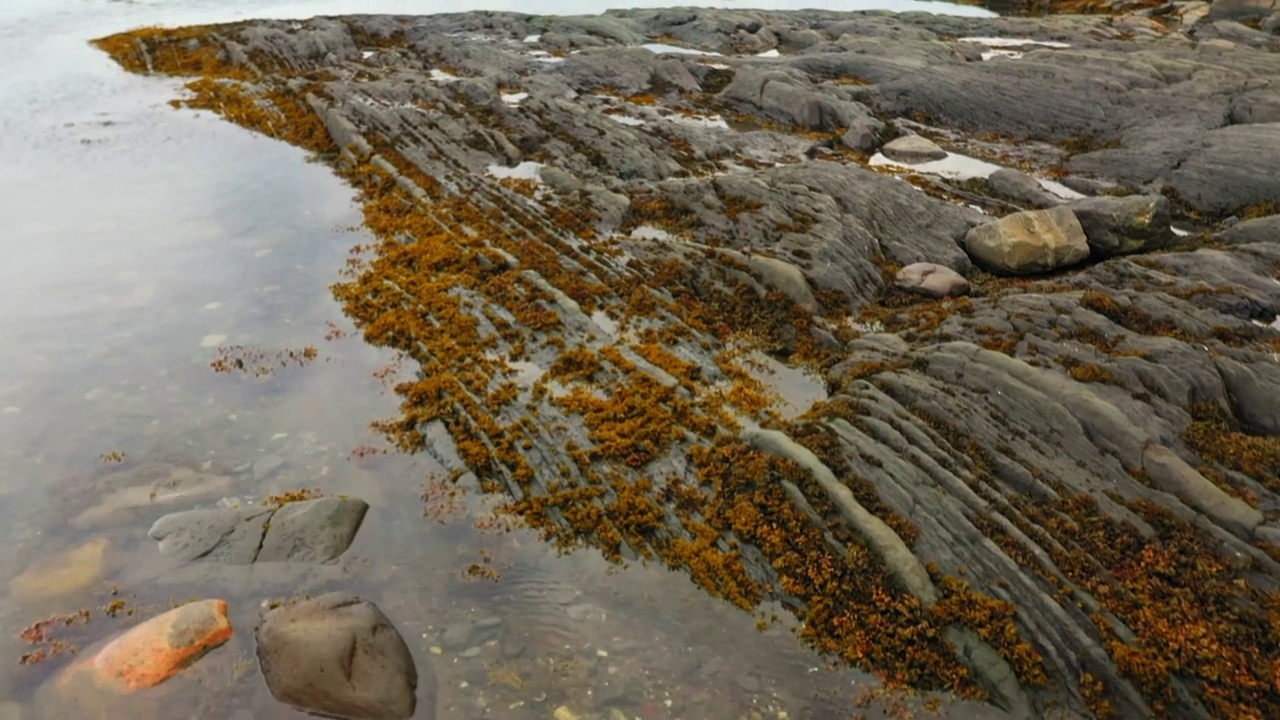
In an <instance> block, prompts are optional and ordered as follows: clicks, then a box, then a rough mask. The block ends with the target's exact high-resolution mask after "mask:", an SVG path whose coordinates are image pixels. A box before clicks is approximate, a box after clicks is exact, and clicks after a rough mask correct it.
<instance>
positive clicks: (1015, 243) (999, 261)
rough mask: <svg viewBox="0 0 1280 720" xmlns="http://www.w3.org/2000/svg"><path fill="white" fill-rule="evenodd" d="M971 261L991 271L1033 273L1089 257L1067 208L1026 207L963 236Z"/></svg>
mask: <svg viewBox="0 0 1280 720" xmlns="http://www.w3.org/2000/svg"><path fill="white" fill-rule="evenodd" d="M964 246H965V250H967V251H968V253H969V256H970V257H972V258H973V260H974V262H976V263H978V264H980V265H983V266H984V267H987V268H989V269H991V270H992V271H994V272H999V273H1005V274H1010V275H1034V274H1037V273H1046V272H1050V271H1053V270H1058V269H1060V268H1064V267H1069V266H1071V265H1075V264H1076V263H1079V262H1081V261H1082V260H1084V259H1085V258H1087V257H1089V243H1088V241H1087V240H1086V239H1085V235H1084V228H1082V227H1081V226H1080V221H1079V220H1077V219H1076V216H1075V214H1074V213H1073V212H1071V210H1068V209H1067V208H1065V207H1057V208H1053V209H1051V210H1026V211H1024V212H1018V213H1013V214H1011V215H1006V216H1005V217H1002V218H1000V219H999V220H996V221H994V222H990V223H987V224H985V225H979V226H978V227H975V228H973V229H972V230H970V231H969V232H968V234H966V235H965V238H964Z"/></svg>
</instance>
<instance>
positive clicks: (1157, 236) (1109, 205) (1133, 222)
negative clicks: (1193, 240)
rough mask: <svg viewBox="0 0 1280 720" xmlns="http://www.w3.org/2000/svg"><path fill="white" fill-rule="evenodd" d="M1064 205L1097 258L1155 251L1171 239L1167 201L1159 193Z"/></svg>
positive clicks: (1089, 199) (1171, 232)
mask: <svg viewBox="0 0 1280 720" xmlns="http://www.w3.org/2000/svg"><path fill="white" fill-rule="evenodd" d="M1068 207H1070V208H1071V211H1072V212H1074V213H1075V215H1076V219H1077V220H1079V221H1080V227H1082V228H1083V229H1084V236H1085V240H1087V241H1088V243H1089V249H1090V250H1091V251H1092V252H1093V254H1094V255H1095V256H1096V257H1099V258H1108V257H1112V256H1114V255H1127V254H1130V253H1137V252H1149V251H1151V250H1159V249H1161V248H1163V247H1165V246H1167V245H1168V244H1169V241H1170V240H1172V239H1173V228H1172V226H1171V225H1170V223H1171V218H1170V215H1169V200H1168V198H1166V197H1165V196H1163V195H1128V196H1126V197H1109V196H1108V197H1091V198H1083V199H1081V200H1076V201H1074V202H1072V203H1070V204H1069V205H1068Z"/></svg>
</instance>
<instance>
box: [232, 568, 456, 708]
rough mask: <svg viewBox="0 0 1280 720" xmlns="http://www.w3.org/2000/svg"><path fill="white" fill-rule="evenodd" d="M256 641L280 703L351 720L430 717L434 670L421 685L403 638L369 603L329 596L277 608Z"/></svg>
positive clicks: (264, 672)
mask: <svg viewBox="0 0 1280 720" xmlns="http://www.w3.org/2000/svg"><path fill="white" fill-rule="evenodd" d="M255 639H256V641H257V646H258V649H257V653H258V662H259V664H260V666H261V668H262V676H263V677H264V678H265V679H266V682H267V688H268V689H269V690H270V691H271V694H272V695H273V696H275V698H276V699H277V700H279V701H281V702H284V703H288V704H290V705H293V706H294V707H296V708H298V709H300V710H305V711H307V712H313V713H320V714H323V715H327V716H332V717H342V718H352V719H353V720H408V719H409V718H412V717H417V718H421V719H422V720H434V718H435V702H436V679H435V672H434V670H432V669H431V668H430V667H428V668H427V669H426V671H424V672H423V673H422V674H421V682H419V672H418V668H417V666H416V665H415V664H414V660H413V656H412V655H411V654H410V653H409V648H408V646H407V645H405V642H404V639H403V638H401V637H400V633H399V632H397V631H396V629H395V626H394V625H392V624H391V621H390V620H389V619H387V616H386V615H384V614H383V613H382V611H381V610H379V609H378V606H376V605H374V604H373V603H372V602H369V601H368V600H363V599H361V598H358V597H355V596H353V595H348V594H346V593H329V594H327V595H321V596H320V597H317V598H312V599H310V600H302V601H299V602H296V603H289V604H285V605H281V606H280V607H278V608H275V609H274V610H271V611H269V612H268V613H267V614H266V615H265V616H264V617H263V619H262V624H261V626H260V627H259V628H258V630H257V632H256V633H255ZM419 691H421V695H422V711H421V712H418V713H417V714H416V715H415V712H417V710H418V704H419V701H418V694H419Z"/></svg>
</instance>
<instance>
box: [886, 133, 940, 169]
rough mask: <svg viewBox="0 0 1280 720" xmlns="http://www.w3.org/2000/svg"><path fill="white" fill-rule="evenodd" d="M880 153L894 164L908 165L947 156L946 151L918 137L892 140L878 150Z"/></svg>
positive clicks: (907, 136) (926, 139)
mask: <svg viewBox="0 0 1280 720" xmlns="http://www.w3.org/2000/svg"><path fill="white" fill-rule="evenodd" d="M880 152H881V153H882V154H884V156H885V157H887V158H889V159H890V160H893V161H894V162H900V163H907V164H908V165H916V164H919V163H925V162H929V161H931V160H941V159H943V158H945V157H946V156H947V151H946V150H943V149H942V148H940V147H938V145H937V143H935V142H933V141H932V140H929V139H928V138H923V137H920V136H919V135H903V136H902V137H899V138H894V139H893V140H890V141H889V142H887V143H885V144H884V147H882V148H880Z"/></svg>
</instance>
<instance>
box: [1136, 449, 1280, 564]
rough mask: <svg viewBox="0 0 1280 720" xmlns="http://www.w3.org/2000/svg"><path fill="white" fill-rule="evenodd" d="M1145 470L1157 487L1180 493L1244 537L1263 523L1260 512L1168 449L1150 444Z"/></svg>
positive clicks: (1249, 535) (1177, 494)
mask: <svg viewBox="0 0 1280 720" xmlns="http://www.w3.org/2000/svg"><path fill="white" fill-rule="evenodd" d="M1142 469H1143V470H1144V471H1146V473H1147V477H1149V478H1151V482H1152V483H1154V484H1155V486H1156V487H1158V488H1160V489H1161V490H1164V491H1166V492H1169V493H1172V494H1174V495H1176V496H1178V497H1179V498H1181V499H1182V500H1183V502H1186V503H1188V504H1190V505H1191V506H1193V507H1195V508H1196V509H1198V510H1200V511H1202V512H1204V513H1205V514H1206V515H1208V516H1209V517H1211V518H1213V519H1214V521H1215V522H1217V523H1219V524H1221V525H1222V526H1223V527H1226V528H1227V529H1229V530H1231V531H1232V532H1234V533H1235V534H1236V535H1237V536H1239V537H1241V538H1243V539H1246V540H1248V539H1249V538H1250V537H1252V535H1253V529H1254V528H1256V527H1257V526H1258V525H1261V524H1262V513H1261V512H1259V511H1258V510H1257V509H1256V508H1252V507H1250V506H1249V505H1248V504H1247V503H1245V502H1244V501H1243V500H1239V499H1237V498H1234V497H1231V496H1230V495H1228V494H1226V493H1225V492H1223V491H1222V490H1221V489H1220V488H1218V486H1217V485H1214V484H1213V483H1211V482H1209V481H1208V480H1207V479H1205V477H1204V476H1203V475H1201V474H1200V473H1199V472H1197V471H1196V470H1195V468H1193V467H1191V466H1190V465H1188V464H1187V463H1186V461H1185V460H1183V459H1182V458H1180V457H1178V456H1177V454H1175V453H1174V452H1173V451H1172V450H1170V449H1169V448H1166V447H1161V446H1159V445H1149V446H1148V447H1147V449H1146V452H1145V453H1144V455H1143V458H1142Z"/></svg>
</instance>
